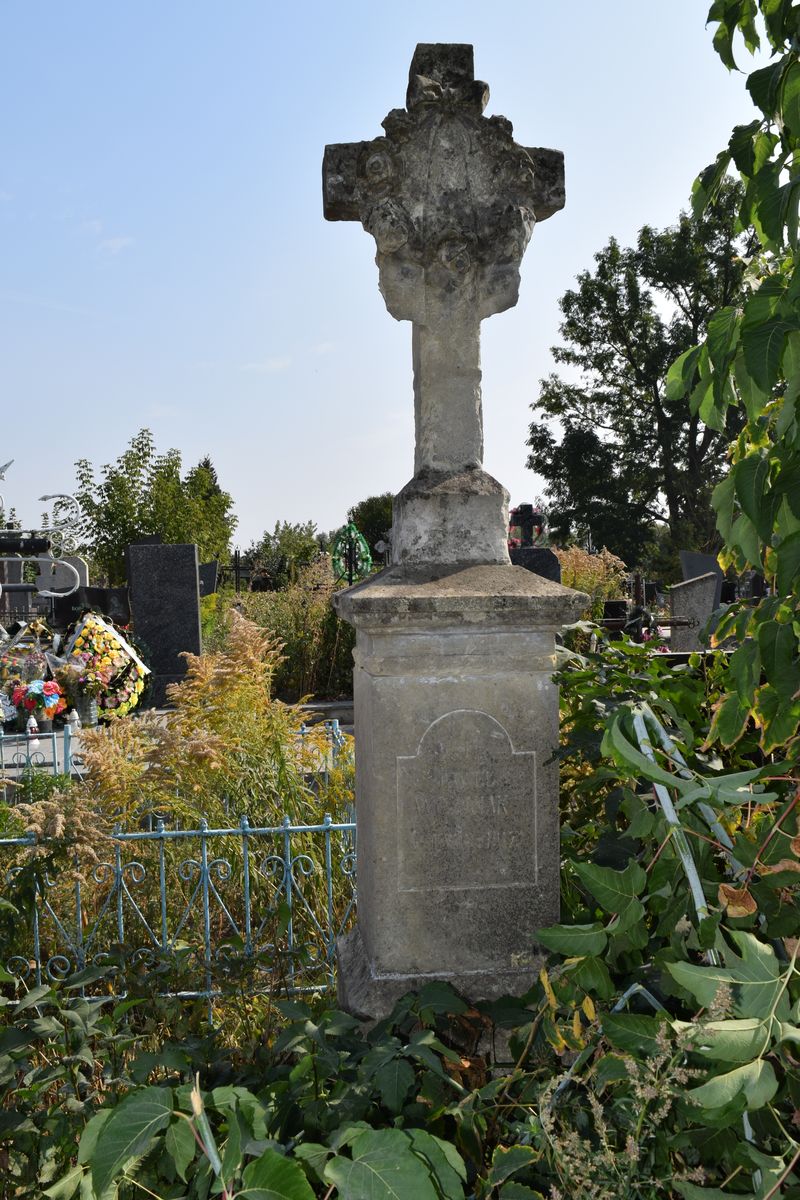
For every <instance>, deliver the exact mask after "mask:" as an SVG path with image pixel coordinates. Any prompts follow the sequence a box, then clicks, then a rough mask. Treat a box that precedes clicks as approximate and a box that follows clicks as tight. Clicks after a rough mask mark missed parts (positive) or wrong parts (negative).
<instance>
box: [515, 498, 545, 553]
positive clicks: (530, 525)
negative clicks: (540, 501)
mask: <svg viewBox="0 0 800 1200" xmlns="http://www.w3.org/2000/svg"><path fill="white" fill-rule="evenodd" d="M508 519H509V522H508V523H509V533H510V534H511V536H512V538H513V537H516V538H518V539H519V544H520V546H533V545H534V543H535V542H536V540H537V538H539V537H541V533H542V529H543V528H544V516H543V514H542V513H540V512H538V511H537V510H536V509H535V508H534V507H533V505H532V504H518V505H517V507H516V508H512V509H511V512H510V513H509V514H508Z"/></svg>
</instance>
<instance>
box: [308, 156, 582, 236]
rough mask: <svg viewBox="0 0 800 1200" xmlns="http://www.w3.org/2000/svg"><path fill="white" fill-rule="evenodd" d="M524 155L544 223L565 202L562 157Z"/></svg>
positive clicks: (539, 218)
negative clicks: (529, 166) (527, 157)
mask: <svg viewBox="0 0 800 1200" xmlns="http://www.w3.org/2000/svg"><path fill="white" fill-rule="evenodd" d="M337 148H338V147H337ZM526 153H527V154H528V155H529V156H530V158H531V161H532V163H533V174H534V185H533V187H534V196H533V212H534V215H535V217H536V220H537V221H546V220H547V218H548V217H552V216H553V214H554V213H557V212H559V211H560V210H561V209H562V208H563V207H564V204H565V201H566V193H565V190H564V155H563V153H562V152H561V151H560V150H545V149H544V148H543V147H542V146H533V147H530V146H528V147H526ZM326 215H327V214H326Z"/></svg>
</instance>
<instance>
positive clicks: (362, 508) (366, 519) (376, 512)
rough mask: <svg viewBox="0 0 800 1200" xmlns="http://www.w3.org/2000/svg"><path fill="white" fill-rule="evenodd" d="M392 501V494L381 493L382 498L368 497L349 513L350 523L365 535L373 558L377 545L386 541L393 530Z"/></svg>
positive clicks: (355, 505)
mask: <svg viewBox="0 0 800 1200" xmlns="http://www.w3.org/2000/svg"><path fill="white" fill-rule="evenodd" d="M392 501H393V496H392V493H391V492H381V494H380V496H367V498H366V499H365V500H360V501H359V503H358V504H354V505H353V507H352V508H350V509H348V511H347V519H348V521H352V522H353V524H354V525H355V526H356V528H357V529H358V531H359V533H361V534H363V536H364V538H365V539H366V542H367V545H368V546H369V549H370V553H371V554H372V555H373V557H374V555H375V545H376V543H377V542H380V541H381V540H383V541H386V537H387V534H388V533H389V532H390V530H391V528H392Z"/></svg>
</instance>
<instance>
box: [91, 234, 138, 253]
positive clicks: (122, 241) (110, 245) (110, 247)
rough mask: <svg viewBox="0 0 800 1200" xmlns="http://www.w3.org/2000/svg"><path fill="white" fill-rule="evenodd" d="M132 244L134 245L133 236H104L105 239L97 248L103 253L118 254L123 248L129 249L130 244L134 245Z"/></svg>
mask: <svg viewBox="0 0 800 1200" xmlns="http://www.w3.org/2000/svg"><path fill="white" fill-rule="evenodd" d="M132 245H133V238H132V237H111V238H104V239H103V241H102V242H100V244H99V245H98V247H97V249H98V250H99V251H100V253H101V254H110V255H116V254H119V253H120V252H121V251H122V250H125V249H127V247H128V246H132Z"/></svg>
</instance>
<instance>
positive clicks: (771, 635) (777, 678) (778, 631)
mask: <svg viewBox="0 0 800 1200" xmlns="http://www.w3.org/2000/svg"><path fill="white" fill-rule="evenodd" d="M758 646H759V649H760V651H761V663H762V666H763V668H764V674H765V675H766V677H767V682H768V683H770V684H771V685H772V687H774V688H775V691H776V692H777V693H778V695H779V696H781V697H782V699H784V700H790V699H791V698H792V696H793V695H794V694H795V692H797V691H798V689H800V665H798V662H797V638H796V636H795V633H794V630H793V629H792V626H791V625H780V624H778V622H777V621H764V622H762V624H761V625H759V627H758Z"/></svg>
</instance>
